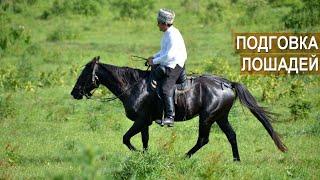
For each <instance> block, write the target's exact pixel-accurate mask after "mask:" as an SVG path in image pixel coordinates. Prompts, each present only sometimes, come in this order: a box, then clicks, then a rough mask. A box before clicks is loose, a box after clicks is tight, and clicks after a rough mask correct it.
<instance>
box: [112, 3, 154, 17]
mask: <svg viewBox="0 0 320 180" xmlns="http://www.w3.org/2000/svg"><path fill="white" fill-rule="evenodd" d="M110 7H111V10H117V11H119V18H142V19H143V18H146V17H147V16H148V14H149V12H150V11H151V10H152V9H153V7H154V1H153V0H129V1H128V0H113V1H111V2H110Z"/></svg>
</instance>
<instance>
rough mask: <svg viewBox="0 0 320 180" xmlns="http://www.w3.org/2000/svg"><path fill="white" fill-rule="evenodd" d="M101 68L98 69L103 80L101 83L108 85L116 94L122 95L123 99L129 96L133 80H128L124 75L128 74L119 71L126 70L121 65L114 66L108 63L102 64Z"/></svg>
mask: <svg viewBox="0 0 320 180" xmlns="http://www.w3.org/2000/svg"><path fill="white" fill-rule="evenodd" d="M100 66H101V68H99V70H98V74H99V75H98V78H99V80H100V81H101V84H103V85H104V86H106V87H107V88H108V89H109V90H110V91H111V92H112V93H113V94H114V95H116V96H120V97H119V98H120V99H121V100H123V99H125V98H127V97H128V96H129V94H130V92H129V91H128V89H129V86H130V85H132V84H133V82H128V81H127V80H126V79H127V78H128V77H124V76H125V75H126V74H124V73H119V72H121V71H124V70H122V69H121V67H117V66H112V65H108V64H100Z"/></svg>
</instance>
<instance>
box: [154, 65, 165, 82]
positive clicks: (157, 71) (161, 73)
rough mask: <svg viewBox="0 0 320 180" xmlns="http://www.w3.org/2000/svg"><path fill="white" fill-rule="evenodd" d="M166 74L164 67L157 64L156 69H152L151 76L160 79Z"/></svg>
mask: <svg viewBox="0 0 320 180" xmlns="http://www.w3.org/2000/svg"><path fill="white" fill-rule="evenodd" d="M165 75H166V67H165V66H162V65H159V66H157V67H156V69H155V70H154V71H153V76H154V78H155V79H156V80H160V79H162V78H164V77H165Z"/></svg>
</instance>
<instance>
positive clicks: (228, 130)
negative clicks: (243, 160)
mask: <svg viewBox="0 0 320 180" xmlns="http://www.w3.org/2000/svg"><path fill="white" fill-rule="evenodd" d="M217 124H218V125H219V127H220V128H221V130H222V131H223V132H224V134H225V135H226V136H227V138H228V141H229V142H230V144H231V148H232V154H233V160H234V161H240V156H239V152H238V145H237V137H236V133H235V132H234V130H233V128H232V127H231V125H230V123H229V121H228V117H227V116H226V117H224V118H222V119H220V120H218V121H217Z"/></svg>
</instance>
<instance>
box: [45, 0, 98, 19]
mask: <svg viewBox="0 0 320 180" xmlns="http://www.w3.org/2000/svg"><path fill="white" fill-rule="evenodd" d="M102 5H103V1H102V0H55V1H54V2H53V4H52V6H51V8H50V10H45V11H44V12H43V13H42V15H41V17H40V18H42V19H47V18H48V16H49V15H50V14H55V15H62V14H66V13H74V14H83V15H86V16H93V15H98V14H99V13H100V10H101V8H100V7H101V6H102Z"/></svg>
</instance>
